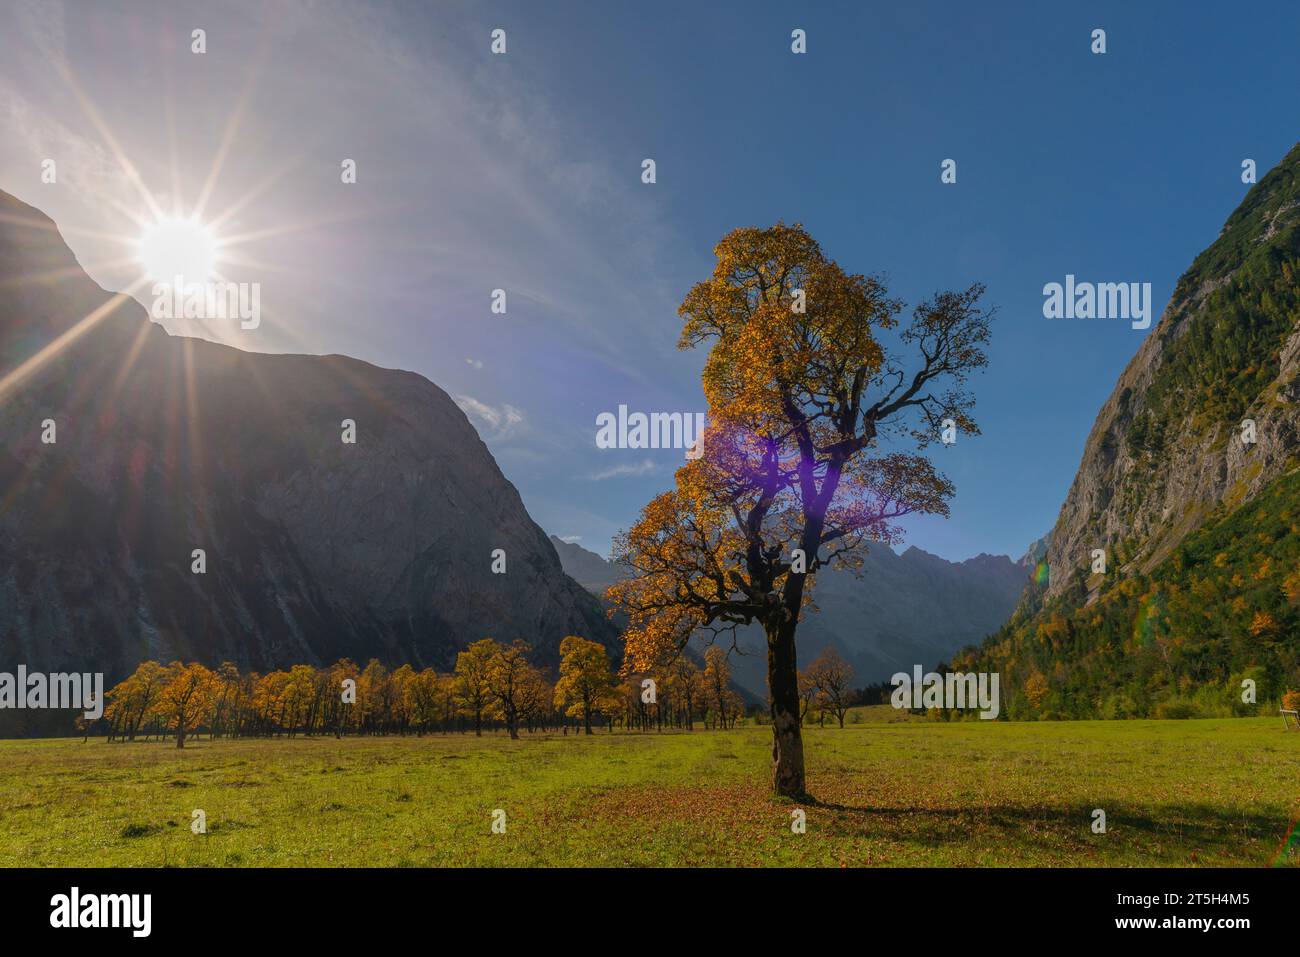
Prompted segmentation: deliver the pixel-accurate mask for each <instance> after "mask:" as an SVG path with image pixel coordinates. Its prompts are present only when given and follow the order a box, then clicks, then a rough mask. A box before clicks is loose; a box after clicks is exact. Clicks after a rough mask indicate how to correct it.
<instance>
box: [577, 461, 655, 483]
mask: <svg viewBox="0 0 1300 957" xmlns="http://www.w3.org/2000/svg"><path fill="white" fill-rule="evenodd" d="M657 471H659V466H658V465H656V464H655V463H654V461H652V460H651V459H642V460H641V461H640V462H637V463H635V464H632V465H616V466H614V467H613V468H611V469H605V470H604V471H602V472H597V473H595V474H594V475H588V476H587V480H588V481H591V482H604V481H605V480H606V479H612V478H636V477H637V476H641V475H649V474H651V473H652V472H657Z"/></svg>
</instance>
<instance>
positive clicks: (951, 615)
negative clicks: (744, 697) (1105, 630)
mask: <svg viewBox="0 0 1300 957" xmlns="http://www.w3.org/2000/svg"><path fill="white" fill-rule="evenodd" d="M551 541H552V544H556V543H558V544H556V550H557V552H559V555H560V561H561V562H562V563H563V564H564V570H565V571H566V572H567V573H568V574H569V575H570V576H571V577H573V578H575V579H577V580H578V581H580V582H582V583H583V584H584V585H585V586H586V587H588V588H590V589H591V590H592V591H593V592H595V593H597V594H603V592H604V590H605V588H607V587H608V586H609V585H610V584H612V583H613V582H614V581H616V580H618V579H619V578H621V577H624V576H625V574H626V572H624V571H623V570H622V569H620V568H618V567H617V566H615V565H613V564H611V563H610V562H607V561H605V559H603V558H601V557H600V556H599V555H597V554H595V553H594V552H590V551H587V550H586V549H584V548H582V547H580V546H578V545H572V544H568V543H565V542H560V541H559V539H556V538H552V539H551ZM560 545H564V546H565V547H564V548H561V547H560ZM861 573H862V574H861V578H857V577H855V576H854V575H853V574H852V573H851V572H845V571H838V572H837V571H823V572H821V573H819V574H818V576H817V586H816V593H815V601H816V606H817V607H816V609H815V610H814V609H810V610H808V612H807V614H806V618H805V620H804V622H803V623H802V624H801V625H800V626H799V660H800V662H801V663H803V664H805V665H806V664H807V663H808V662H810V661H812V660H813V658H815V657H816V656H817V655H818V654H819V653H820V652H821V651H822V650H823V649H824V648H827V647H829V646H834V647H835V648H836V650H838V651H839V652H840V654H842V655H843V656H844V657H845V659H846V660H847V661H848V662H849V663H850V664H851V665H853V669H854V673H855V680H856V683H857V684H858V685H859V686H861V685H867V684H873V683H876V682H880V681H888V680H889V677H890V676H891V675H892V674H894V673H895V672H897V671H909V672H910V671H911V669H912V666H913V665H918V664H919V665H923V666H925V667H926V668H929V667H931V666H933V665H935V664H937V663H939V662H940V661H943V660H945V659H947V658H949V657H951V656H952V654H953V652H954V651H956V650H957V649H958V648H960V647H962V646H963V645H965V644H968V643H970V642H972V641H976V640H979V639H980V638H983V637H984V636H985V635H987V634H989V633H990V632H992V631H994V630H996V629H997V628H998V627H999V626H1000V625H1001V624H1002V623H1003V622H1004V621H1006V619H1007V616H1009V615H1010V614H1011V612H1012V610H1013V609H1014V608H1015V605H1016V601H1017V599H1018V598H1019V597H1020V594H1021V592H1022V591H1023V590H1024V587H1025V578H1026V572H1025V570H1024V569H1023V568H1020V567H1018V566H1017V565H1016V564H1015V563H1014V562H1012V561H1011V560H1010V559H1009V558H1007V557H1006V556H1002V555H997V556H995V555H979V556H976V557H975V558H970V559H967V560H966V561H964V562H956V563H954V562H949V561H945V560H944V559H942V558H939V557H938V556H936V555H931V554H929V553H928V552H924V551H922V550H921V549H919V548H909V549H907V550H906V551H905V552H903V553H902V554H901V555H899V554H896V553H895V552H894V551H893V549H891V548H888V547H886V546H884V545H881V546H877V547H874V548H871V549H869V550H868V551H867V552H866V553H865V555H864V558H863V566H862V569H861ZM738 651H739V652H740V654H738V655H734V656H733V660H732V670H733V673H734V675H735V678H736V681H737V683H739V684H740V685H741V686H742V687H743V688H745V689H746V690H748V691H749V692H751V693H752V694H754V695H757V696H760V697H764V698H765V696H766V688H767V658H766V654H767V652H766V642H765V639H764V637H763V634H762V632H761V631H760V630H759V629H757V628H750V629H746V630H743V631H742V632H741V635H740V638H739V641H738Z"/></svg>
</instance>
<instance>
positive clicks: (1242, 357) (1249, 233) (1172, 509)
mask: <svg viewBox="0 0 1300 957" xmlns="http://www.w3.org/2000/svg"><path fill="white" fill-rule="evenodd" d="M1298 252H1300V146H1297V147H1296V148H1294V149H1292V151H1291V152H1290V153H1289V154H1288V155H1287V156H1286V158H1285V159H1284V160H1283V161H1282V162H1281V163H1280V164H1279V165H1278V166H1277V167H1275V168H1274V169H1272V170H1271V171H1270V172H1269V173H1268V174H1267V175H1266V176H1264V177H1263V178H1262V179H1261V180H1260V181H1259V183H1258V184H1257V185H1255V186H1254V187H1252V188H1251V190H1250V192H1249V193H1248V194H1247V196H1246V198H1245V200H1244V201H1243V202H1242V204H1241V206H1240V207H1239V208H1238V209H1237V210H1236V211H1235V212H1234V213H1233V214H1232V215H1231V216H1230V217H1229V218H1228V221H1227V223H1226V224H1225V225H1224V227H1223V231H1222V233H1221V234H1220V235H1219V238H1218V239H1217V240H1216V241H1215V242H1214V243H1213V244H1212V245H1211V246H1210V247H1209V248H1208V249H1206V250H1205V252H1203V253H1202V254H1201V255H1200V256H1198V257H1197V258H1196V261H1195V262H1194V263H1193V264H1192V266H1191V268H1190V269H1188V270H1187V272H1186V273H1185V274H1184V275H1183V276H1182V278H1181V279H1180V280H1179V282H1178V285H1177V287H1176V288H1175V290H1174V294H1173V296H1172V297H1171V300H1170V302H1169V305H1168V307H1167V308H1166V309H1165V311H1164V314H1163V315H1162V316H1161V318H1160V321H1159V323H1158V324H1157V325H1156V326H1155V328H1154V329H1152V330H1151V332H1150V333H1149V334H1148V336H1147V338H1146V339H1145V340H1144V341H1143V343H1142V346H1141V347H1140V348H1139V349H1138V352H1137V354H1136V355H1135V356H1134V357H1133V360H1132V361H1131V362H1130V363H1129V365H1128V368H1126V369H1125V370H1124V373H1123V375H1121V376H1120V379H1119V381H1118V382H1117V383H1116V385H1115V389H1114V391H1113V393H1112V394H1111V396H1110V398H1109V399H1108V400H1107V401H1106V403H1105V405H1103V406H1102V408H1101V411H1100V412H1099V414H1098V416H1097V420H1096V422H1095V424H1094V425H1093V428H1092V431H1091V433H1090V434H1089V436H1088V440H1087V443H1086V445H1085V447H1084V452H1083V459H1082V462H1081V463H1080V466H1079V471H1078V473H1077V475H1076V476H1075V479H1074V483H1073V484H1072V485H1071V487H1070V491H1069V494H1068V495H1067V497H1066V500H1065V503H1064V505H1063V506H1062V508H1061V513H1060V516H1059V518H1058V519H1057V522H1056V526H1055V528H1054V529H1053V530H1052V533H1051V536H1050V546H1049V548H1048V552H1047V561H1048V565H1049V567H1050V581H1049V583H1048V586H1047V594H1048V596H1055V595H1059V594H1061V593H1062V592H1063V591H1064V590H1066V589H1067V588H1068V587H1070V586H1071V584H1072V583H1074V584H1076V585H1077V584H1078V582H1079V579H1080V577H1081V576H1082V573H1081V571H1080V570H1081V569H1083V567H1084V566H1085V565H1088V564H1090V556H1091V552H1092V550H1093V549H1095V548H1103V549H1105V550H1106V551H1107V557H1108V565H1112V566H1115V567H1117V568H1118V570H1119V571H1120V573H1121V574H1128V573H1132V572H1137V571H1150V570H1151V569H1153V568H1154V567H1156V565H1158V564H1159V563H1160V561H1161V560H1162V559H1164V558H1165V557H1167V556H1168V555H1169V554H1170V553H1171V551H1172V550H1173V548H1174V547H1175V546H1176V545H1177V544H1178V543H1179V542H1180V541H1182V539H1183V538H1184V537H1185V536H1186V535H1187V534H1188V533H1189V532H1191V531H1192V530H1194V529H1195V528H1197V527H1199V526H1200V525H1201V524H1202V523H1203V522H1204V521H1205V520H1206V518H1207V517H1208V516H1209V515H1210V514H1211V512H1213V510H1214V509H1216V508H1218V507H1219V506H1221V505H1223V504H1225V503H1226V504H1229V505H1234V506H1235V505H1239V504H1242V503H1243V502H1246V501H1248V500H1250V499H1251V498H1252V497H1254V496H1255V495H1257V494H1259V492H1261V491H1262V490H1263V489H1264V488H1266V487H1267V486H1268V485H1269V484H1270V483H1271V482H1272V481H1274V480H1275V479H1277V478H1278V477H1279V476H1280V475H1282V474H1283V473H1284V472H1285V471H1286V470H1288V469H1289V468H1291V467H1292V466H1293V465H1294V461H1293V459H1294V456H1295V452H1296V447H1297V442H1298V439H1297V436H1298V435H1300V401H1298V400H1300V332H1298V331H1297V330H1296V327H1295V319H1296V317H1297V315H1298V314H1300V276H1298V275H1297V271H1298V270H1300V262H1298V261H1297V253H1298ZM1245 420H1251V421H1252V422H1253V433H1254V435H1253V438H1254V441H1253V443H1252V442H1249V441H1243V436H1245V437H1246V438H1250V436H1249V434H1248V432H1247V431H1246V430H1245V428H1244V427H1243V422H1244V421H1245ZM1083 577H1088V576H1083ZM1102 581H1103V579H1102V578H1101V577H1099V576H1098V577H1092V580H1090V581H1088V582H1087V583H1086V584H1087V587H1088V588H1089V590H1091V591H1094V592H1095V591H1096V589H1097V588H1098V587H1099V586H1100V585H1101V584H1102Z"/></svg>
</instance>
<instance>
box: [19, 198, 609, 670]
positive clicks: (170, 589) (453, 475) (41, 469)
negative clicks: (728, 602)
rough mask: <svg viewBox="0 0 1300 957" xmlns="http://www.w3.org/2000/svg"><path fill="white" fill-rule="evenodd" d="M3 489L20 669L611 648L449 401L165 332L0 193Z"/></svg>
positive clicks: (594, 609) (586, 600) (409, 385)
mask: <svg viewBox="0 0 1300 957" xmlns="http://www.w3.org/2000/svg"><path fill="white" fill-rule="evenodd" d="M88 316H89V317H92V319H91V321H88V322H83V321H82V320H83V319H85V317H88ZM73 332H78V333H79V334H76V335H72V333H73ZM60 343H61V344H60ZM52 344H59V345H58V347H57V348H53V347H52ZM43 350H48V353H49V354H50V355H51V356H52V357H51V358H49V359H48V361H45V362H41V363H32V360H33V359H34V358H36V357H39V356H40V355H41V354H42V351H43ZM21 370H34V371H30V373H29V374H19V372H20V371H21ZM344 419H351V420H354V421H355V423H356V442H355V444H344V443H343V442H342V440H341V436H342V426H341V423H342V421H343V420H344ZM47 420H50V421H52V422H53V423H54V426H55V428H56V430H57V431H56V433H55V437H56V441H55V442H53V443H52V444H47V443H45V442H42V435H43V431H46V430H43V426H42V423H43V422H46V421H47ZM46 434H48V432H47V431H46ZM0 490H2V493H0V663H8V665H13V664H17V663H25V664H27V665H28V666H29V667H32V668H41V669H47V670H62V669H65V668H66V669H76V670H104V671H106V672H108V673H109V674H110V676H116V675H120V674H122V673H123V672H124V671H126V670H128V669H129V668H131V667H133V666H134V664H135V663H137V662H138V661H139V660H141V659H143V658H147V657H154V658H161V659H171V658H177V657H181V658H185V659H197V660H202V661H205V662H208V663H210V664H211V663H217V662H220V661H222V660H227V659H228V660H231V661H234V662H236V663H238V664H240V665H241V666H244V667H252V668H268V667H272V666H283V665H287V664H290V663H295V662H307V663H324V662H328V661H332V660H334V659H336V658H338V657H340V656H343V655H348V656H351V657H353V658H356V659H360V660H363V661H364V660H365V659H367V658H369V657H378V658H380V659H382V660H384V661H386V662H389V663H392V664H396V663H400V662H411V663H413V664H415V665H418V666H434V667H438V668H447V667H450V665H451V664H452V663H453V662H454V658H455V654H456V651H457V650H458V649H460V648H462V647H463V646H464V645H466V644H467V643H469V642H471V641H474V640H477V639H479V638H482V637H484V636H488V635H490V636H493V637H497V638H500V639H505V640H510V639H514V638H523V639H525V640H527V641H529V642H530V643H532V644H533V645H534V647H535V649H536V653H537V659H538V661H539V663H544V664H545V663H553V662H554V661H555V660H556V659H557V657H558V652H557V649H558V645H559V642H560V639H561V638H563V636H564V635H566V634H571V633H576V634H582V635H586V636H588V637H591V638H595V639H597V640H601V641H604V642H611V641H612V640H613V638H614V637H615V635H614V631H613V628H612V626H611V625H610V624H609V622H608V621H607V620H606V619H605V617H604V615H603V613H602V610H601V608H600V606H599V603H598V602H597V601H596V600H595V599H593V598H592V596H591V595H589V594H588V593H586V592H585V591H584V590H583V589H582V588H580V587H579V586H578V585H577V583H575V582H573V581H572V580H571V579H569V578H568V577H567V576H566V575H565V574H564V573H563V571H562V569H561V566H560V563H559V560H558V558H557V556H556V553H555V550H554V548H552V546H551V544H550V542H549V541H548V540H547V537H546V535H545V533H543V532H542V530H541V529H540V528H538V527H537V525H535V524H534V523H533V522H532V520H531V519H530V518H529V516H528V514H527V512H526V511H525V509H524V506H523V503H522V501H521V500H520V498H519V495H518V493H517V491H516V490H515V488H514V487H513V486H512V485H511V484H510V483H509V482H508V481H507V480H506V479H505V477H504V476H503V475H502V474H501V472H500V470H499V469H498V468H497V465H496V463H495V462H494V461H493V459H492V457H491V455H490V454H489V452H488V450H487V448H486V447H485V446H484V445H483V443H482V441H481V440H480V439H479V437H478V435H477V434H476V433H475V431H474V429H473V427H472V426H471V425H470V423H469V421H468V420H467V419H466V417H465V415H464V414H463V413H462V412H461V411H460V409H459V408H457V406H456V405H455V403H454V402H453V401H452V400H451V399H450V397H448V396H447V395H446V393H444V392H443V391H442V390H441V389H439V388H437V387H436V386H435V385H433V384H432V383H430V382H428V381H427V380H425V379H423V378H422V377H420V376H418V375H414V374H412V373H408V372H397V371H391V370H385V369H379V368H376V367H374V366H371V365H368V364H367V363H364V362H360V361H357V360H354V359H349V358H346V357H342V356H301V355H263V354H254V353H246V352H241V351H239V350H236V349H231V348H227V347H224V346H219V345H215V344H212V343H208V342H204V341H199V340H194V339H184V338H178V337H171V336H168V335H167V334H166V332H165V331H164V330H163V329H162V328H161V327H159V326H157V325H155V324H153V323H151V322H150V321H149V320H148V317H147V314H146V312H145V310H144V309H143V308H142V307H141V306H140V305H139V304H138V303H136V302H135V301H133V300H130V299H125V298H123V297H116V296H114V295H112V294H109V293H106V292H105V291H104V290H102V289H100V288H99V287H98V286H97V285H96V284H95V283H94V282H93V281H91V280H90V279H89V277H87V276H86V275H85V274H84V273H83V272H82V271H81V269H80V268H79V267H78V265H77V263H76V260H75V258H74V257H73V255H72V253H71V251H70V250H68V248H67V247H66V245H65V244H64V243H63V241H62V239H61V238H60V236H59V234H58V231H57V229H56V228H55V226H54V224H53V223H52V222H51V221H50V220H49V219H48V218H46V217H45V216H43V215H42V214H40V213H39V212H37V211H36V210H34V209H32V208H30V207H28V206H26V205H24V204H22V203H20V202H18V201H17V200H15V199H14V198H13V197H10V196H8V195H6V194H3V193H0ZM195 549H203V550H204V552H205V553H206V573H204V574H196V573H195V572H194V571H193V570H192V565H193V557H192V553H193V551H194V550H195ZM494 549H502V550H503V551H504V552H505V561H506V573H505V574H494V573H493V571H492V552H493V550H494Z"/></svg>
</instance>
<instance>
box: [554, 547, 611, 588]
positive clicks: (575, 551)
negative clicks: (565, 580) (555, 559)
mask: <svg viewBox="0 0 1300 957" xmlns="http://www.w3.org/2000/svg"><path fill="white" fill-rule="evenodd" d="M551 544H552V545H553V546H554V547H555V552H556V554H557V555H559V556H560V564H561V565H562V566H564V573H565V574H566V575H568V576H569V577H570V578H572V579H573V580H574V581H576V582H577V583H578V584H579V585H581V586H582V587H583V588H585V589H587V591H589V592H592V593H593V594H595V595H604V594H605V589H606V588H608V587H609V586H610V585H612V584H614V582H616V581H620V580H621V579H624V578H626V577H627V576H628V572H627V570H626V569H623V568H620V567H619V566H617V565H615V564H613V563H612V562H609V561H606V560H605V559H604V558H601V557H600V556H599V555H597V554H596V553H595V552H592V551H588V550H587V549H585V548H583V547H582V546H581V545H578V544H576V543H574V542H566V541H564V539H562V538H556V537H555V536H554V535H552V536H551Z"/></svg>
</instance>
